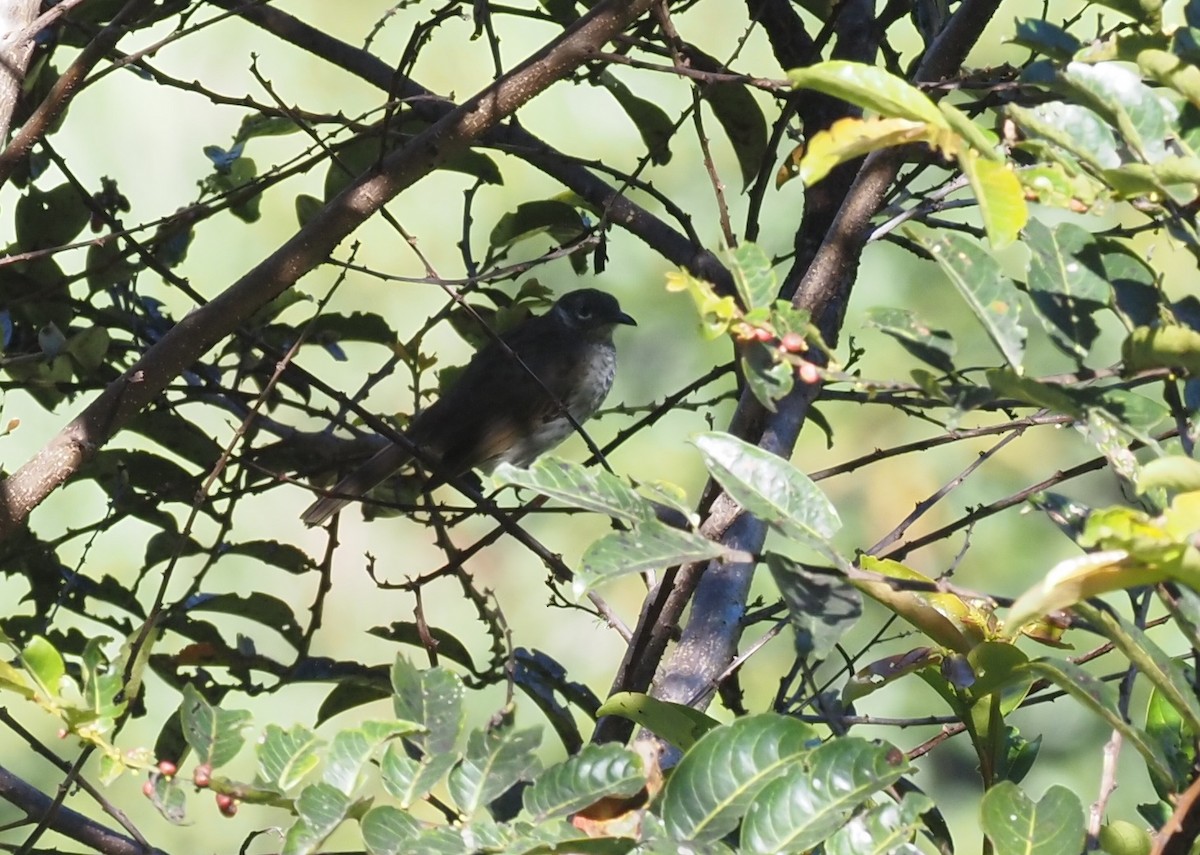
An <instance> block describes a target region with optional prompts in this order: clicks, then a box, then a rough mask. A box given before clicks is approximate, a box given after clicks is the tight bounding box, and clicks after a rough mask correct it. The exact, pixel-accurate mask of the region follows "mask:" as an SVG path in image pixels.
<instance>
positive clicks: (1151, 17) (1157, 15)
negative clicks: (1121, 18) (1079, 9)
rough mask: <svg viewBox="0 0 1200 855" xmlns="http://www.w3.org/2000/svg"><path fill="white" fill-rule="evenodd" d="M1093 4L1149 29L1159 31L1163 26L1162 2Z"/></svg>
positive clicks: (1119, 0)
mask: <svg viewBox="0 0 1200 855" xmlns="http://www.w3.org/2000/svg"><path fill="white" fill-rule="evenodd" d="M1093 2H1094V3H1096V4H1097V5H1099V6H1107V7H1108V8H1109V9H1112V10H1113V11H1115V12H1120V13H1121V14H1122V15H1125V16H1126V17H1127V18H1130V19H1131V20H1133V21H1134V22H1135V23H1137V24H1139V25H1141V26H1143V27H1146V28H1148V29H1158V28H1159V27H1160V26H1162V7H1163V3H1162V0H1093Z"/></svg>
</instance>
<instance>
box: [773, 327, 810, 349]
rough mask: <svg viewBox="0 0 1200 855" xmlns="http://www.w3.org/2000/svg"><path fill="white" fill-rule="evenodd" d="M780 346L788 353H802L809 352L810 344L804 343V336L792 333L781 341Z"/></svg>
mask: <svg viewBox="0 0 1200 855" xmlns="http://www.w3.org/2000/svg"><path fill="white" fill-rule="evenodd" d="M779 346H780V347H782V348H783V349H784V350H786V351H787V352H788V353H801V352H803V351H805V350H808V344H807V343H806V342H805V341H804V336H802V335H800V333H797V332H790V333H787V334H785V335H784V337H783V338H782V339H780V341H779Z"/></svg>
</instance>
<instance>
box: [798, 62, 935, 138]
mask: <svg viewBox="0 0 1200 855" xmlns="http://www.w3.org/2000/svg"><path fill="white" fill-rule="evenodd" d="M788 80H790V81H791V82H792V85H793V86H794V87H796V88H797V89H815V90H817V91H818V92H824V93H825V94H826V95H832V96H833V97H835V98H841V99H842V100H843V101H849V102H850V103H851V104H856V105H857V106H859V107H862V108H863V109H866V110H873V111H874V112H876V113H878V114H879V115H881V116H884V117H896V118H901V119H911V120H913V121H915V122H928V123H929V124H931V125H934V126H936V127H941V128H945V127H948V126H947V124H946V119H945V117H944V116H943V115H942V113H941V111H940V110H938V108H937V105H936V104H934V103H933V101H931V100H930V99H929V96H927V95H926V94H925V93H924V92H922V91H921V90H920V89H917V88H916V87H915V86H912V85H911V84H909V83H908V82H906V81H904V80H902V79H901V78H899V77H896V76H895V75H894V74H890V73H888V72H887V71H885V70H883V69H882V68H880V67H878V66H874V65H863V64H862V63H857V62H847V61H845V60H830V61H828V62H818V63H816V64H814V65H810V66H807V67H805V68H794V69H792V70H791V71H789V72H788Z"/></svg>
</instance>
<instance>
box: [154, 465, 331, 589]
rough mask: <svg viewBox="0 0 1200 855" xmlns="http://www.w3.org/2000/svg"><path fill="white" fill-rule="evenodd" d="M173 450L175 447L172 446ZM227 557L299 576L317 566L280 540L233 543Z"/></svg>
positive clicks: (222, 555) (229, 547) (293, 547)
mask: <svg viewBox="0 0 1200 855" xmlns="http://www.w3.org/2000/svg"><path fill="white" fill-rule="evenodd" d="M173 448H174V446H172V449H173ZM227 555H242V556H245V557H247V558H252V559H254V560H255V561H259V562H262V563H263V564H267V565H269V566H271V567H278V568H279V569H280V570H285V571H286V572H288V573H292V574H294V575H297V576H298V575H300V574H301V573H308V572H311V571H312V570H315V569H316V566H317V563H316V562H315V561H313V560H312V558H311V557H310V556H309V555H308V553H306V552H303V551H302V550H300V549H298V548H297V547H295V546H292V545H291V544H290V543H280V542H279V541H278V540H248V541H245V542H244V543H233V544H230V545H229V546H228V548H227V549H226V551H225V552H223V553H222V554H221V557H222V558H224V557H225V556H227Z"/></svg>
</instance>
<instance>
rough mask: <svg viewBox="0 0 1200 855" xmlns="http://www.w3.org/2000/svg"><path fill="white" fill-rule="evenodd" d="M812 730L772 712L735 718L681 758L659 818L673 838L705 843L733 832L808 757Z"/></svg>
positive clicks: (708, 734)
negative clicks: (768, 789) (754, 805)
mask: <svg viewBox="0 0 1200 855" xmlns="http://www.w3.org/2000/svg"><path fill="white" fill-rule="evenodd" d="M817 742H818V738H817V734H816V731H815V730H813V728H811V727H809V726H808V725H807V724H804V723H803V722H801V721H798V720H797V719H793V718H787V717H785V716H781V715H776V714H774V713H764V714H761V715H751V716H745V717H743V718H739V719H737V720H736V721H734V722H733V723H732V724H728V725H723V726H721V727H718V728H716V729H714V730H711V731H709V732H708V733H706V734H705V735H704V736H703V737H702V738H701V739H700V741H699V742H697V743H696V744H695V746H693V748H692V749H691V750H690V751H689V752H687V754H685V755H684V757H683V759H682V760H681V761H680V763H679V765H678V766H677V767H675V771H674V773H673V774H672V775H671V778H670V779H669V780H668V781H667V786H666V788H665V790H664V791H663V795H662V801H661V805H662V819H663V824H664V826H665V827H666V830H667V833H668V834H670V835H671V837H673V838H675V839H677V840H683V841H697V842H701V843H703V842H707V841H715V840H718V839H720V838H722V837H724V836H725V835H726V834H728V833H729V832H731V831H733V830H734V829H735V828H737V826H738V824H739V823H740V822H741V819H742V816H743V814H745V813H746V810H747V808H749V807H750V804H751V803H752V802H753V800H754V799H755V797H756V796H757V795H758V793H759V792H760V791H761V790H762V789H763V787H765V786H766V785H767V784H769V783H770V782H771V781H772V780H773V779H774V778H775V777H777V776H778V775H780V774H782V773H783V771H784V770H785V769H786V768H788V767H789V766H790V765H792V764H794V763H795V762H796V761H797V760H799V759H800V758H801V757H803V756H804V755H805V754H807V753H809V751H810V750H811V748H812V746H813V745H815V744H817Z"/></svg>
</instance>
